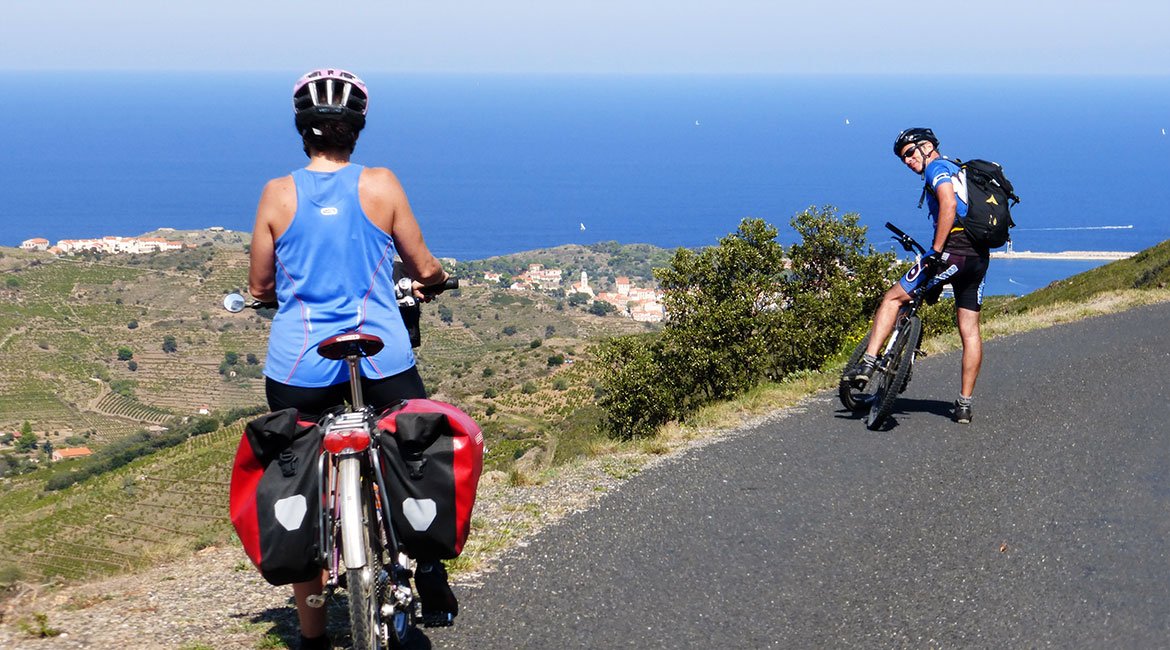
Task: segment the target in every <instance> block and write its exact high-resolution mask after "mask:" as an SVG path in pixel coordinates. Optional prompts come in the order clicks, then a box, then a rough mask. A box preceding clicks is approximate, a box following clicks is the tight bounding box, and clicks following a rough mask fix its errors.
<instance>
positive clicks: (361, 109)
mask: <svg viewBox="0 0 1170 650" xmlns="http://www.w3.org/2000/svg"><path fill="white" fill-rule="evenodd" d="M369 99H370V97H369V94H368V92H367V91H366V84H365V83H364V82H363V81H362V80H361V78H359V77H358V76H357V75H355V74H354V73H352V72H348V71H346V70H341V69H336V68H321V69H319V70H313V71H312V72H307V73H305V74H304V75H303V76H302V77H301V78H300V79H297V82H296V84H295V85H293V114H294V115H295V116H296V126H297V131H298V132H299V133H302V134H303V133H304V132H305V129H307V128H309V126H311V125H312V124H313V123H314V122H317V121H319V120H340V121H344V122H349V123H350V124H352V125H354V126H355V127H356V128H357V129H359V130H360V129H362V128H363V127H365V125H366V107H367V105H368V104H369Z"/></svg>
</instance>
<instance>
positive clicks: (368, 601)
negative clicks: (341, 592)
mask: <svg viewBox="0 0 1170 650" xmlns="http://www.w3.org/2000/svg"><path fill="white" fill-rule="evenodd" d="M363 497H364V499H363V501H364V502H365V507H364V508H363V512H362V515H363V521H362V526H361V535H362V539H363V545H364V546H365V556H366V564H365V566H362V567H357V568H353V569H346V572H345V574H346V589H347V591H348V592H349V627H350V633H351V635H352V641H353V643H352V646H353V648H355V650H385V649H387V648H400V647H402V644H401V642H398V643H396V642H395V641H399V639H398V636H399V635H397V634H395V633H394V630H393V629H392V627H395V626H390V625H388V624H387V623H386V622H385V621H383V617H382V612H383V608H384V606H385V605H386V603H387V602H388V595H389V593H390V590H391V585H390V576H389V574H388V573H387V571H386V568H385V564H384V560H385V555H384V553H383V550H382V548H383V546H382V541H381V535H379V533H378V528H377V527H378V522H379V521H380V520H379V518H378V516H377V513H376V512H374V511H373V503H374V502H373V499H372V498H371V495H370V494H369V492H368V490H363ZM408 628H409V625H404V626H402V633H401V639H403V640H404V639H405V635H406V632H407V631H408Z"/></svg>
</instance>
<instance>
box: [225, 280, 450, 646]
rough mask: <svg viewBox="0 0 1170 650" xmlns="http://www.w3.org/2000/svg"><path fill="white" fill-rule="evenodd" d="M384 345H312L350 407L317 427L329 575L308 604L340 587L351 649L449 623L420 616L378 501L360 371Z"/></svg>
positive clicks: (385, 504) (380, 484) (372, 340)
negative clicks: (343, 368)
mask: <svg viewBox="0 0 1170 650" xmlns="http://www.w3.org/2000/svg"><path fill="white" fill-rule="evenodd" d="M458 287H459V281H458V279H455V278H451V279H449V280H447V281H446V282H445V283H443V284H439V285H434V286H431V287H423V288H422V289H420V291H422V292H423V293H424V294H426V295H438V294H439V293H442V292H443V291H446V290H448V289H456V288H458ZM400 297H401V296H400ZM223 304H224V308H225V309H227V310H228V311H230V312H233V313H238V312H241V311H243V310H244V309H245V308H251V309H263V308H274V307H276V303H270V302H260V301H258V300H253V301H251V302H248V301H246V300H245V299H244V297H243V296H241V295H240V294H237V293H233V294H230V295H228V296H227V297H225V298H224V301H223ZM383 347H384V343H383V342H382V340H381V339H380V338H378V337H377V336H374V335H373V334H365V333H361V332H350V333H344V334H338V335H336V336H333V337H330V338H328V339H325V340H324V341H322V342H321V343H320V344H318V345H317V353H318V354H320V355H321V356H323V357H325V358H327V359H333V360H344V361H345V362H346V365H347V366H348V370H349V386H350V399H351V401H350V405H349V407H348V408H344V407H343V408H341V409H339V410H335V411H334V412H331V413H327V414H326V415H324V416H323V417H322V418H321V419H320V421H319V422H318V425H319V426H320V427H321V429H322V431H323V433H324V435H323V445H322V447H323V449H322V451H321V452H320V454H319V456H318V458H317V475H318V480H319V485H320V490H321V494H320V498H321V504H322V507H321V510H320V516H319V521H318V525H319V530H320V545H319V547H318V548H319V549H321V551H320V559H321V560H323V561H322V564H323V565H324V567H325V570H326V571H327V572H328V577H327V578H326V582H325V592H324V593H322V594H321V595H319V596H310V597H309V600H308V603H309V605H310V606H311V607H323V606H325V604H326V602H327V601H328V600H329V599H330V598H331V597H332V596H333V593H334V592H335V591H336V590H337V589H339V588H340V589H344V590H345V591H346V592H347V594H348V601H349V602H348V606H349V622H350V633H351V638H352V647H354V648H356V649H359V650H384V649H397V648H405V647H406V645H407V644H408V642H409V640H410V638H411V637H412V635H413V634H414V629H415V627H416V626H417V625H419V624H425V625H428V626H439V625H449V624H450V623H451V617H450V616H447V617H446V620H441V621H440V620H424V619H423V617H422V615H421V613H420V611H419V600H418V597H417V596H416V594H415V593H414V590H413V589H412V588H411V582H410V580H411V578H412V577H413V576H414V572H413V562H412V560H411V559H410V558H409V557H408V556H407V555H406V553H405V551H404V547H403V545H402V543H401V541H400V540H401V536H400V535H399V534H398V532H397V531H396V530H395V526H394V520H393V517H392V513H391V511H390V504H389V501H388V500H387V499H384V498H383V495H387V494H389V492H388V491H387V489H386V483H385V480H386V479H385V476H386V475H385V473H383V471H382V462H381V460H380V453H381V449H380V445H379V442H378V436H377V435H373V432H374V431H375V422H376V420H377V418H378V416H379V414H378V413H376V412H375V411H374V409H373V408H372V407H371V406H368V405H366V404H365V401H364V399H363V396H362V386H361V372H360V370H359V362H360V360H361V359H362V358H363V357H368V356H373V355H375V354H377V353H378V352H379V351H380V350H381V349H382V348H383Z"/></svg>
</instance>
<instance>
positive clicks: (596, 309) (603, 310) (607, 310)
mask: <svg viewBox="0 0 1170 650" xmlns="http://www.w3.org/2000/svg"><path fill="white" fill-rule="evenodd" d="M615 311H617V307H614V306H613V305H612V304H610V303H608V302H605V301H604V300H594V301H593V304H592V305H589V313H590V314H593V315H594V316H604V315H606V314H612V313H613V312H615Z"/></svg>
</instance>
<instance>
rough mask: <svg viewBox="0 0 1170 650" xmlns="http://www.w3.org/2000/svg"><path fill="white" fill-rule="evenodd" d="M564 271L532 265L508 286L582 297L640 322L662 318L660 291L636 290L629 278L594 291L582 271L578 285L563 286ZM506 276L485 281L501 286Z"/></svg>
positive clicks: (489, 274) (491, 276)
mask: <svg viewBox="0 0 1170 650" xmlns="http://www.w3.org/2000/svg"><path fill="white" fill-rule="evenodd" d="M562 276H563V272H562V271H561V269H549V268H545V267H544V265H543V264H529V265H528V270H526V271H524V272H523V273H521V274H520V275H518V276H516V278H515V279H514V281H513V282H512V284H511V285H510V286H509V287H508V288H509V289H510V290H512V291H538V292H545V293H551V292H555V291H559V290H564V292H565V295H567V296H572V295H573V294H583V295H585V296H587V297H588V299H589V300H593V301H597V302H603V303H607V304H609V305H613V307H614V309H615V310H616V313H618V314H620V315H622V316H625V317H627V318H632V319H633V320H635V321H638V322H640V323H657V322H660V321H661V320H662V319H663V316H664V314H665V310H664V308H663V306H662V292H661V291H659V290H657V289H650V288H645V287H637V286H634V284H633V283H632V282H631V281H630V279H629V278H628V277H625V276H619V277H617V278H615V280H614V290H613V291H595V290H594V289H593V287H592V286H591V285H590V284H589V274H588V273H587V272H585V271H581V275H580V277H579V279H578V280H577V281H576V282H572V283H570V284H569V286H568V287H565V286H564V279H563V277H562ZM502 277H503V276H502V275H501V274H499V273H493V272H490V271H489V272H487V273H484V274H483V280H484V281H485V282H489V283H499V282H500V280H501V278H502Z"/></svg>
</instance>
